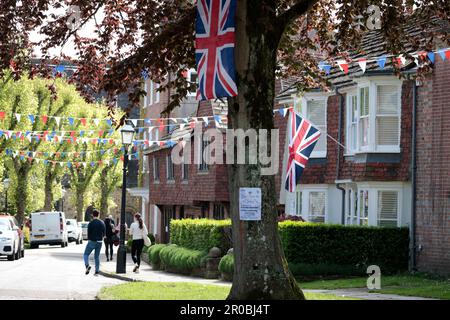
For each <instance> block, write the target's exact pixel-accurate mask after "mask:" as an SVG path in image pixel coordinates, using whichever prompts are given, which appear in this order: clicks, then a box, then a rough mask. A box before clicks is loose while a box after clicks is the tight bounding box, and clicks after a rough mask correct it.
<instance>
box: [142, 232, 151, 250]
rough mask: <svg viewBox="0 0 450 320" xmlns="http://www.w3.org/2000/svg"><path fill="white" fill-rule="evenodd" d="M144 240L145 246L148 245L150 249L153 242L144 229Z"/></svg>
mask: <svg viewBox="0 0 450 320" xmlns="http://www.w3.org/2000/svg"><path fill="white" fill-rule="evenodd" d="M142 239H144V245H146V246H147V247H150V246H151V245H152V241H151V240H150V238H149V237H148V236H147V235H146V234H144V230H143V229H142Z"/></svg>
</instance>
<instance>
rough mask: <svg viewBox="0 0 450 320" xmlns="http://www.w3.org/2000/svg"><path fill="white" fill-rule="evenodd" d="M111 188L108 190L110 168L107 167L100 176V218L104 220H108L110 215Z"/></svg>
mask: <svg viewBox="0 0 450 320" xmlns="http://www.w3.org/2000/svg"><path fill="white" fill-rule="evenodd" d="M108 191H109V188H108V168H107V167H105V168H104V169H103V170H102V172H101V175H100V192H101V195H100V216H101V218H102V219H104V218H106V216H107V215H108V209H109V208H108V198H109V192H108Z"/></svg>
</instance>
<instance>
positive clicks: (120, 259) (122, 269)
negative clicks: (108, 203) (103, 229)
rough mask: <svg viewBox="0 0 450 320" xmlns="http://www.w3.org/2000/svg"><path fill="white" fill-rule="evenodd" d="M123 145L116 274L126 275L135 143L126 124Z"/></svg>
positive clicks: (130, 127) (131, 132)
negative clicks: (131, 149) (130, 166)
mask: <svg viewBox="0 0 450 320" xmlns="http://www.w3.org/2000/svg"><path fill="white" fill-rule="evenodd" d="M120 134H121V135H122V144H123V146H124V147H125V148H124V149H125V151H124V154H123V178H122V206H121V210H120V242H119V249H118V250H117V264H116V273H126V262H127V249H126V248H125V209H126V197H127V169H128V147H129V146H130V145H131V143H132V142H133V137H134V127H133V126H131V125H129V124H126V125H124V126H123V127H122V129H121V130H120Z"/></svg>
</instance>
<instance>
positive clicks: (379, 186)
mask: <svg viewBox="0 0 450 320" xmlns="http://www.w3.org/2000/svg"><path fill="white" fill-rule="evenodd" d="M357 186H358V187H357V194H358V197H359V194H360V191H364V190H366V191H368V194H369V211H368V218H369V219H368V225H369V226H378V192H379V191H393V192H397V194H398V197H397V227H400V226H401V225H402V212H403V211H402V210H403V208H402V204H403V196H404V195H403V192H404V191H403V189H404V188H403V184H402V183H398V182H392V183H391V182H384V183H372V182H370V183H358V184H357ZM360 208H361V206H360V203H359V198H358V206H357V210H358V212H357V218H358V221H357V224H358V225H360V221H361V220H360V219H361V212H360Z"/></svg>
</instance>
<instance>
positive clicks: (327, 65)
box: [318, 48, 450, 75]
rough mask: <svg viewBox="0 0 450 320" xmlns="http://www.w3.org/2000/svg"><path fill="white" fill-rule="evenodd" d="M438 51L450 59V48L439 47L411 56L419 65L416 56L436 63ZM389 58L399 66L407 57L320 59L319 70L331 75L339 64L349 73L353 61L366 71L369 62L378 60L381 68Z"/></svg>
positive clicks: (340, 67)
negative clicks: (333, 68) (334, 67)
mask: <svg viewBox="0 0 450 320" xmlns="http://www.w3.org/2000/svg"><path fill="white" fill-rule="evenodd" d="M436 53H437V54H439V56H440V57H441V59H442V60H443V61H446V60H450V48H445V49H439V50H436V51H428V52H426V51H421V52H417V53H411V56H413V57H414V61H415V63H416V64H417V65H418V64H419V60H418V59H417V58H416V57H420V58H421V60H422V61H426V60H427V59H428V60H429V61H430V62H431V63H432V64H434V63H435V62H436V61H435V60H436V57H435V56H436ZM388 58H391V59H392V62H393V63H394V64H396V65H397V66H399V67H402V66H404V65H405V64H406V58H405V57H404V55H403V54H401V55H399V56H394V55H383V56H380V57H376V58H370V59H369V58H359V59H356V60H351V59H348V60H342V59H340V60H336V61H320V62H319V63H318V68H319V70H321V71H324V72H325V73H326V74H327V75H329V74H330V71H331V69H332V67H333V66H337V67H339V69H340V70H341V71H342V72H344V74H347V73H348V70H349V65H350V64H351V63H353V62H356V63H357V64H358V65H359V67H360V69H361V71H362V72H363V73H365V72H366V67H367V63H368V62H376V63H377V65H378V67H379V68H380V69H384V68H385V66H386V62H387V59H388Z"/></svg>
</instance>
